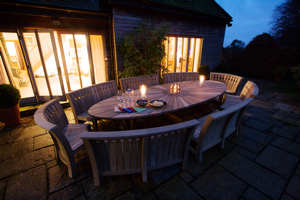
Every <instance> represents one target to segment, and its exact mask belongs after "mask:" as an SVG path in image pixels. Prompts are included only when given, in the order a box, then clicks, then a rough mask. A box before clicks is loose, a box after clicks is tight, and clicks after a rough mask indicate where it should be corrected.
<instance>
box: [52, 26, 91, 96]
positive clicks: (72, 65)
mask: <svg viewBox="0 0 300 200" xmlns="http://www.w3.org/2000/svg"><path fill="white" fill-rule="evenodd" d="M58 41H59V46H60V49H61V55H62V63H63V66H64V75H65V77H64V78H65V79H66V83H67V87H68V88H67V89H68V91H72V90H77V89H80V88H83V87H87V86H90V85H92V82H94V78H93V76H92V74H93V69H92V67H91V65H90V63H91V56H90V54H89V53H88V37H87V34H74V33H70V32H58Z"/></svg>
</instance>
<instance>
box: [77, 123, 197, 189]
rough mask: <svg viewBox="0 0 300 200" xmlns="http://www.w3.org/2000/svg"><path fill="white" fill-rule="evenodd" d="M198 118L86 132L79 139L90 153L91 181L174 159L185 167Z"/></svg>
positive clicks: (163, 164) (159, 165)
mask: <svg viewBox="0 0 300 200" xmlns="http://www.w3.org/2000/svg"><path fill="white" fill-rule="evenodd" d="M198 124H199V122H198V121H197V120H192V121H188V122H183V123H179V124H174V125H170V126H164V127H159V128H151V129H140V130H134V131H116V132H85V133H83V135H82V139H83V141H84V144H85V146H86V148H87V151H88V154H89V156H90V160H91V164H92V168H93V176H94V185H95V186H99V185H100V182H101V176H104V175H120V174H133V173H142V178H143V182H147V171H150V170H155V169H160V168H163V167H167V166H170V165H174V164H176V163H180V162H181V163H182V169H184V170H185V169H186V168H187V158H188V149H189V145H190V142H191V138H192V136H193V133H194V131H195V129H196V127H197V125H198Z"/></svg>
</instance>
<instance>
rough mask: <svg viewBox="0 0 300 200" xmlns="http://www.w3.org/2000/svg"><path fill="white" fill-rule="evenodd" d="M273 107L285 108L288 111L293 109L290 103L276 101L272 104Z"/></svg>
mask: <svg viewBox="0 0 300 200" xmlns="http://www.w3.org/2000/svg"><path fill="white" fill-rule="evenodd" d="M274 107H276V108H279V109H281V110H286V111H289V112H292V111H293V110H295V106H290V105H287V104H284V103H276V104H275V105H274Z"/></svg>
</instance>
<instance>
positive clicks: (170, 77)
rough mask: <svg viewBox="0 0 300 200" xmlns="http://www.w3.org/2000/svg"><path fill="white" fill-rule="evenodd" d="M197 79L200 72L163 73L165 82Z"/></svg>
mask: <svg viewBox="0 0 300 200" xmlns="http://www.w3.org/2000/svg"><path fill="white" fill-rule="evenodd" d="M196 80H199V73H198V72H179V73H178V72H177V73H163V82H164V83H174V82H180V81H196Z"/></svg>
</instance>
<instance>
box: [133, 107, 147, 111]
mask: <svg viewBox="0 0 300 200" xmlns="http://www.w3.org/2000/svg"><path fill="white" fill-rule="evenodd" d="M133 109H134V110H136V111H137V112H143V111H144V110H146V108H139V107H133Z"/></svg>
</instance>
